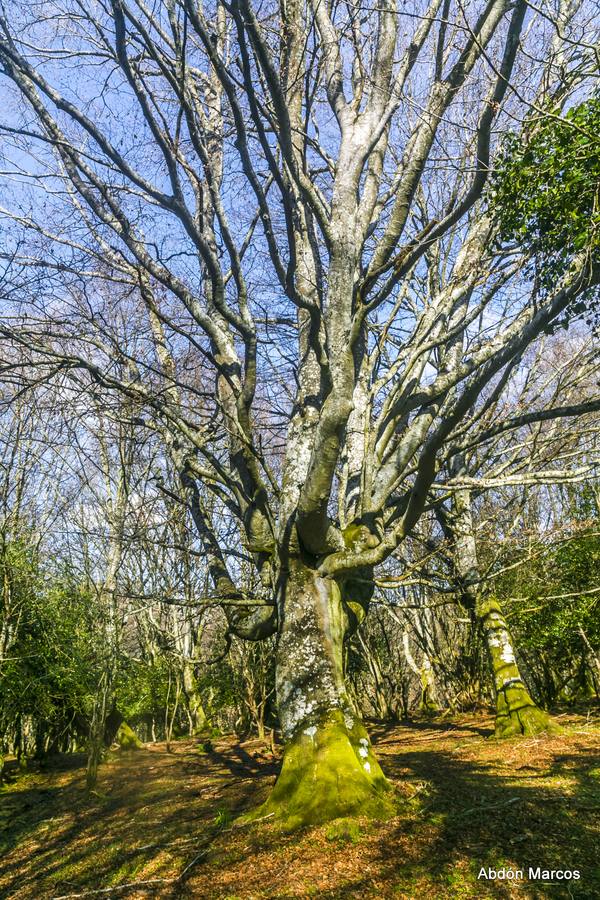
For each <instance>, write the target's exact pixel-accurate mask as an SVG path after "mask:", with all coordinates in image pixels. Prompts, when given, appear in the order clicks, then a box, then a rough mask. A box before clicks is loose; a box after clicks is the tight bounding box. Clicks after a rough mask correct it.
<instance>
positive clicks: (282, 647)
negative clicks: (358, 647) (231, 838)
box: [260, 563, 391, 828]
mask: <svg viewBox="0 0 600 900" xmlns="http://www.w3.org/2000/svg"><path fill="white" fill-rule="evenodd" d="M279 608H280V631H279V637H278V647H277V673H276V682H277V702H278V708H279V718H280V723H281V728H282V734H283V739H284V756H283V764H282V768H281V773H280V775H279V778H278V779H277V782H276V784H275V787H274V788H273V791H272V793H271V796H270V797H269V798H268V800H267V802H266V804H265V805H264V806H263V807H262V809H261V811H260V814H262V815H266V814H269V813H274V814H275V818H276V819H277V820H279V821H280V822H281V823H282V824H283V825H284V827H286V828H296V827H300V826H302V825H308V824H316V823H322V822H327V821H329V820H331V819H336V818H339V817H341V816H353V815H366V816H371V817H373V818H377V817H383V816H385V815H387V814H389V812H390V809H391V802H390V797H389V785H388V782H387V781H386V778H385V776H384V774H383V772H382V771H381V768H380V766H379V763H378V762H377V759H376V758H375V756H374V754H373V750H372V748H371V744H370V741H369V737H368V735H367V732H366V730H365V728H364V726H363V724H362V722H361V720H360V716H359V715H358V714H357V712H356V710H355V709H354V707H353V706H352V703H351V701H350V698H349V696H348V693H347V691H346V687H345V684H344V673H343V640H344V633H345V630H346V627H347V616H346V613H345V610H344V605H343V603H342V599H341V595H340V590H339V587H338V585H337V584H336V583H335V581H333V580H331V579H327V578H322V577H321V576H319V575H318V574H317V573H316V572H315V571H314V570H312V569H310V568H308V567H306V566H304V565H302V564H301V563H294V564H293V565H292V566H291V567H290V571H289V573H288V577H287V579H286V581H285V584H283V585H282V588H281V596H280V598H279Z"/></svg>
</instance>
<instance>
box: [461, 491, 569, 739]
mask: <svg viewBox="0 0 600 900" xmlns="http://www.w3.org/2000/svg"><path fill="white" fill-rule="evenodd" d="M444 527H445V528H446V529H449V534H451V536H452V538H453V543H454V551H453V552H454V565H455V569H456V575H457V578H458V581H459V583H460V586H461V595H462V602H463V604H464V605H465V606H466V607H467V608H469V609H471V610H473V611H474V612H475V616H476V618H477V621H478V623H479V625H480V627H481V629H482V633H483V637H484V641H485V646H486V650H487V656H488V662H489V666H490V674H491V677H492V682H493V686H494V695H495V700H496V722H495V733H496V737H513V736H515V735H524V736H529V735H533V734H538V733H540V732H542V731H548V732H553V731H554V732H556V731H559V730H560V728H559V726H558V725H557V724H556V723H555V722H554V721H553V720H552V718H551V717H550V716H549V715H548V713H546V712H544V711H543V710H542V709H540V708H539V707H538V705H537V704H536V703H535V701H534V700H533V698H532V697H531V695H530V693H529V691H528V690H527V688H526V686H525V683H524V681H523V678H522V676H521V673H520V671H519V666H518V664H517V660H516V656H515V651H514V646H513V640H512V637H511V635H510V631H509V629H508V625H507V624H506V619H505V618H504V615H503V613H502V609H501V607H500V603H499V601H498V600H497V599H496V598H494V597H490V596H489V595H488V593H487V591H486V590H485V587H483V586H482V585H481V579H480V571H479V560H478V555H477V543H476V540H475V529H474V525H473V514H472V510H471V495H470V493H469V491H467V490H461V491H456V492H455V495H454V501H453V509H452V512H451V514H450V516H447V517H445V519H444Z"/></svg>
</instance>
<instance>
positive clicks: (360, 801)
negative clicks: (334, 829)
mask: <svg viewBox="0 0 600 900" xmlns="http://www.w3.org/2000/svg"><path fill="white" fill-rule="evenodd" d="M393 814H394V803H393V798H392V794H391V787H390V785H389V783H388V781H387V779H386V777H385V775H384V774H383V772H382V771H381V767H380V765H379V763H378V762H377V759H376V758H375V756H374V754H373V752H372V750H371V745H370V742H369V739H368V737H367V733H366V731H365V729H364V728H363V726H362V725H361V724H360V723H359V722H356V721H355V722H353V724H352V727H351V728H348V727H347V726H346V724H345V721H344V716H343V714H342V713H341V712H339V711H336V712H332V713H330V714H329V715H328V716H327V718H326V719H325V720H323V721H322V722H320V723H319V724H318V725H312V726H309V727H306V728H303V729H301V730H300V731H299V732H298V733H297V734H296V735H295V736H294V738H293V739H292V740H291V741H290V742H289V744H288V745H287V747H286V749H285V753H284V757H283V765H282V769H281V773H280V775H279V778H278V779H277V782H276V784H275V787H274V788H273V791H272V793H271V796H270V797H269V798H268V800H267V801H266V803H265V804H263V806H262V807H260V808H259V809H258V810H256V811H255V812H254V813H252V814H251V815H250V816H249V817H247V818H248V819H254V818H260V817H262V816H267V815H273V816H274V819H275V821H276V822H277V823H278V824H279V825H280V826H281V827H282V828H283V829H284V830H290V831H291V830H293V829H296V828H300V827H302V826H306V825H319V824H322V823H324V822H329V821H331V820H333V819H339V818H342V817H352V816H366V817H368V818H372V819H385V818H389V817H390V816H391V815H393Z"/></svg>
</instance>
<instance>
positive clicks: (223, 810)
mask: <svg viewBox="0 0 600 900" xmlns="http://www.w3.org/2000/svg"><path fill="white" fill-rule="evenodd" d="M214 822H215V825H216V826H217V828H228V827H229V825H231V823H232V822H233V814H232V812H231V810H230V809H227V807H226V806H221V807H219V809H218V810H217V814H216V816H215V819H214Z"/></svg>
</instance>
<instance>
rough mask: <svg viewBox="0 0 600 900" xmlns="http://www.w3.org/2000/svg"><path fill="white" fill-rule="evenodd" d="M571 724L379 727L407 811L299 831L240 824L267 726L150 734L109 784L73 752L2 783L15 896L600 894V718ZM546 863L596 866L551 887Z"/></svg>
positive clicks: (255, 792)
mask: <svg viewBox="0 0 600 900" xmlns="http://www.w3.org/2000/svg"><path fill="white" fill-rule="evenodd" d="M560 721H561V724H563V725H567V730H566V732H565V733H564V734H562V735H560V736H557V737H544V736H542V737H539V738H535V739H519V738H515V739H514V740H510V741H503V742H501V743H500V742H496V741H494V740H489V739H488V738H489V735H490V734H491V733H492V722H491V720H490V719H489V718H486V717H479V716H471V717H461V718H457V719H455V720H453V721H452V722H450V721H448V720H438V721H423V722H416V723H412V724H411V725H409V726H405V725H398V726H393V727H392V726H381V725H375V726H373V727H372V729H371V731H372V735H373V738H374V743H375V746H376V750H377V752H378V754H379V757H380V759H381V762H382V765H383V768H384V770H385V772H386V773H387V775H388V776H389V777H390V779H392V780H393V781H394V783H395V784H396V786H397V790H398V796H399V800H400V805H399V812H398V815H397V816H396V817H395V818H394V819H392V820H390V821H388V822H385V823H373V822H367V821H359V822H358V823H356V822H337V823H334V824H332V825H329V826H323V827H321V828H313V829H309V830H307V831H304V832H302V833H299V834H293V835H282V834H280V833H279V832H278V831H277V828H276V826H274V825H273V824H272V823H271V822H268V821H266V822H262V823H259V824H257V825H254V826H252V827H237V826H236V824H235V817H236V816H237V815H238V814H239V813H241V812H242V811H244V810H246V809H248V808H251V807H253V806H255V805H258V804H259V803H260V802H262V800H263V799H264V798H265V796H266V794H267V792H268V790H269V788H270V786H271V785H272V783H273V781H274V779H275V775H276V772H277V760H276V759H274V758H273V756H272V754H271V752H270V750H269V749H268V748H267V747H265V745H264V744H262V743H261V742H260V741H258V740H254V741H247V742H244V743H239V742H237V741H235V740H234V739H231V738H226V739H223V740H217V741H215V742H214V743H213V749H212V750H211V751H210V752H208V753H203V752H199V742H198V741H194V740H182V741H179V742H177V743H175V744H173V745H172V749H173V752H172V753H167V752H166V749H165V747H164V745H163V744H155V745H148V746H147V747H146V749H145V750H142V751H140V752H138V753H135V754H122V755H121V756H117V757H114V758H112V759H111V760H110V761H109V762H107V763H106V764H105V765H104V766H103V767H102V770H101V777H100V780H99V783H98V789H97V792H96V794H93V795H89V794H87V793H86V790H85V780H84V768H83V763H84V760H83V758H82V757H61V758H60V759H59V760H57V761H55V762H54V763H53V764H52V768H51V770H48V771H45V772H37V773H32V774H26V775H21V776H19V777H16V778H15V780H14V781H13V782H11V783H10V784H8V785H7V786H5V787H4V788H3V789H2V790H1V792H0V851H1V856H0V897H6V898H11V900H48V898H55V897H64V896H69V895H81V896H82V897H83V896H85V897H89V898H91V900H94V898H101V900H102V898H110V900H112V898H120V897H125V898H128V900H132V898H148V897H153V898H179V897H181V898H198V900H204V898H206V900H211V898H222V900H226V898H228V900H236V898H239V900H250V898H265V897H268V898H306V897H322V898H337V897H340V898H344V897H348V898H349V897H356V898H381V897H384V898H385V897H395V898H399V900H401V898H410V900H412V898H418V900H421V898H426V900H427V898H431V900H443V898H480V897H498V898H511V897H519V898H521V897H522V898H528V897H531V898H537V897H553V896H556V897H569V896H573V897H577V896H579V897H581V898H586V900H587V898H593V897H600V867H599V866H598V862H597V854H598V849H599V847H600V719H599V718H598V716H597V715H596V717H595V718H594V717H591V718H590V717H587V718H584V717H581V716H563V717H561V719H560ZM530 865H531V866H534V867H537V866H541V867H542V868H549V869H552V868H554V869H564V868H570V869H579V870H580V871H581V879H580V881H579V882H577V883H575V882H570V883H569V886H568V887H567V886H566V885H565V884H564V883H562V884H559V885H554V886H552V885H543V884H538V883H534V882H531V881H529V879H528V878H527V875H528V868H529V866H530ZM481 867H485V868H488V867H491V868H492V869H495V870H499V869H502V868H503V867H504V868H514V869H521V870H524V876H525V877H524V879H523V880H522V881H519V882H509V881H507V880H496V881H493V882H486V881H483V880H478V878H477V875H478V873H479V870H480V868H481ZM125 885H131V887H124V886H125ZM107 889H108V890H107ZM94 891H95V892H100V891H102V893H90V892H94ZM569 892H570V893H569Z"/></svg>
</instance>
